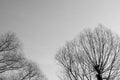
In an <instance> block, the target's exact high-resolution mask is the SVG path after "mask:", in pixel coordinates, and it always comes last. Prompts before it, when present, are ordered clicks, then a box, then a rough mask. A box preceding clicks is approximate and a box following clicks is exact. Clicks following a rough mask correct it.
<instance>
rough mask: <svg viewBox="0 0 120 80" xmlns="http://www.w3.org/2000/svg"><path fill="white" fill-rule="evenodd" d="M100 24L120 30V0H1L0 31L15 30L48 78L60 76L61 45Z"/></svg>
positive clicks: (27, 54) (53, 78)
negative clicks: (84, 29)
mask: <svg viewBox="0 0 120 80" xmlns="http://www.w3.org/2000/svg"><path fill="white" fill-rule="evenodd" d="M98 24H103V25H104V26H106V27H108V28H110V29H111V30H112V31H114V32H116V33H118V34H120V32H119V30H120V0H0V33H4V32H8V31H12V32H15V33H16V34H17V36H18V37H19V39H20V41H21V42H22V43H23V50H24V53H25V55H26V57H27V58H29V59H31V60H33V61H35V62H37V63H38V64H39V65H40V68H41V69H42V71H43V73H44V74H45V75H46V76H47V78H48V80H59V79H58V78H57V74H58V72H57V71H59V70H58V69H59V68H58V65H57V64H56V61H55V59H54V56H55V54H56V53H57V51H58V49H59V48H60V47H61V46H63V45H64V44H65V42H66V41H69V40H71V39H73V38H74V37H75V36H77V35H78V34H79V32H80V31H81V30H83V28H86V27H91V28H94V27H96V26H97V25H98Z"/></svg>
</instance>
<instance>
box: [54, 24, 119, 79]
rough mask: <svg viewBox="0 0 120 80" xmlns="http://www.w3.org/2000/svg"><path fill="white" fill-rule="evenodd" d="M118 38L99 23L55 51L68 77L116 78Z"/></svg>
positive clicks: (65, 77)
mask: <svg viewBox="0 0 120 80" xmlns="http://www.w3.org/2000/svg"><path fill="white" fill-rule="evenodd" d="M119 51H120V38H119V37H118V36H117V35H116V34H114V33H112V32H111V31H110V30H109V29H107V28H105V27H103V26H102V25H99V26H98V27H96V28H95V29H94V30H90V29H87V30H85V31H84V32H83V33H80V35H79V36H78V37H77V38H75V40H73V41H70V42H68V43H67V44H66V45H65V47H63V48H62V49H60V50H59V52H58V54H56V60H57V61H58V62H59V63H60V65H61V66H62V67H63V70H64V73H65V74H64V79H67V80H118V79H119V77H120V52H119Z"/></svg>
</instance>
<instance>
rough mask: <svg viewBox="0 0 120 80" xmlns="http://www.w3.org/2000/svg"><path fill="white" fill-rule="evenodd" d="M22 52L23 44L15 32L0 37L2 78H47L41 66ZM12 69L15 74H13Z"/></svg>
mask: <svg viewBox="0 0 120 80" xmlns="http://www.w3.org/2000/svg"><path fill="white" fill-rule="evenodd" d="M22 53H23V52H22V48H21V44H20V42H19V40H18V38H17V37H16V35H15V34H14V33H6V34H4V35H2V36H1V37H0V80H46V77H45V76H44V75H43V73H42V72H41V70H40V69H39V67H38V66H37V65H36V64H35V63H34V62H32V61H29V60H27V59H26V58H25V57H24V55H23V54H22ZM11 71H12V72H15V74H13V73H12V75H11ZM8 72H9V73H8ZM5 73H6V74H5ZM9 74H10V75H9ZM6 75H9V76H6Z"/></svg>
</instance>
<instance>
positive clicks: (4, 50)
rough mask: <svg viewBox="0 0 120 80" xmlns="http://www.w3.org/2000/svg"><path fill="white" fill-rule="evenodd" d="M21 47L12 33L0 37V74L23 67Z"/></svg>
mask: <svg viewBox="0 0 120 80" xmlns="http://www.w3.org/2000/svg"><path fill="white" fill-rule="evenodd" d="M21 52H22V51H21V45H20V42H19V40H18V39H17V37H16V36H15V34H14V33H6V34H4V35H2V36H1V37H0V73H3V72H5V71H9V70H15V69H19V68H21V67H22V66H23V61H24V57H23V55H22V54H21Z"/></svg>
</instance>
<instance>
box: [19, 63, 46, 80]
mask: <svg viewBox="0 0 120 80" xmlns="http://www.w3.org/2000/svg"><path fill="white" fill-rule="evenodd" d="M45 79H46V78H45V76H44V75H43V73H42V72H41V70H40V69H39V68H38V66H37V65H36V64H35V63H33V62H27V63H26V66H25V67H23V68H22V69H21V70H20V71H19V73H18V79H17V80H45Z"/></svg>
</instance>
